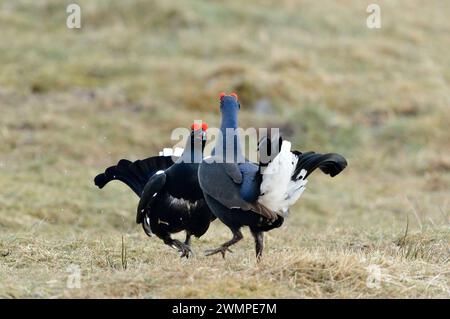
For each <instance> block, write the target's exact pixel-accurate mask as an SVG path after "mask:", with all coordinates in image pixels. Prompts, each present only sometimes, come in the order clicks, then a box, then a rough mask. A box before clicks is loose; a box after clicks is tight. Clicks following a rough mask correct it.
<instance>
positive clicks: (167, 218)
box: [95, 129, 215, 257]
mask: <svg viewBox="0 0 450 319" xmlns="http://www.w3.org/2000/svg"><path fill="white" fill-rule="evenodd" d="M205 142H206V132H205V131H204V130H202V129H196V130H194V129H193V130H192V131H191V136H190V138H189V139H188V141H187V143H186V148H185V149H184V152H183V154H182V155H181V157H179V158H173V157H171V156H155V157H150V158H148V159H145V160H138V161H135V162H133V163H132V162H130V161H128V160H120V161H119V163H118V164H117V165H115V166H112V167H109V168H108V169H106V171H105V172H104V173H102V174H99V175H97V176H96V177H95V184H96V185H97V186H99V187H100V188H102V187H103V186H104V185H106V184H107V183H108V182H110V181H111V180H120V181H122V182H123V183H125V184H126V185H128V186H129V187H130V188H131V189H132V190H133V191H134V192H135V193H136V194H137V195H138V196H139V197H140V201H139V204H138V209H137V214H136V223H138V224H142V227H143V229H144V231H145V233H146V234H147V235H149V236H151V235H152V234H155V235H156V236H158V237H159V238H160V239H162V240H163V241H164V243H165V244H167V245H169V246H171V247H174V248H177V249H178V250H179V251H180V252H181V257H189V254H190V252H191V249H190V247H189V244H190V238H191V236H192V235H193V236H195V237H200V236H202V235H203V234H204V233H205V232H206V231H207V230H208V228H209V225H210V223H211V221H212V220H214V219H215V216H214V215H213V214H212V213H211V211H210V209H209V208H208V206H207V205H206V203H205V200H204V197H203V193H202V191H201V189H200V186H199V184H198V177H197V172H198V166H199V162H200V161H201V159H202V156H203V149H204V146H205ZM180 231H185V232H186V240H185V241H184V243H183V242H181V241H179V240H177V239H172V238H171V234H173V233H177V232H180Z"/></svg>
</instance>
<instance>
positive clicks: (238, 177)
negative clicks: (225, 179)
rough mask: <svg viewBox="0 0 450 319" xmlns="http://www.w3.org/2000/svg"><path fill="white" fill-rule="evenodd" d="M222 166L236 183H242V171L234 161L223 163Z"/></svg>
mask: <svg viewBox="0 0 450 319" xmlns="http://www.w3.org/2000/svg"><path fill="white" fill-rule="evenodd" d="M223 165H224V166H223V168H224V169H225V172H226V173H227V175H228V176H229V177H230V178H231V179H232V180H233V182H235V183H236V184H241V183H242V173H241V170H240V169H239V166H238V165H237V164H234V163H224V164H223Z"/></svg>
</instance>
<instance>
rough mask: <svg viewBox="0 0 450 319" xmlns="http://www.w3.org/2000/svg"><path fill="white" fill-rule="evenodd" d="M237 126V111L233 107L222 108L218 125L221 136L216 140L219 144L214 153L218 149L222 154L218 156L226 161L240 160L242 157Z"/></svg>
mask: <svg viewBox="0 0 450 319" xmlns="http://www.w3.org/2000/svg"><path fill="white" fill-rule="evenodd" d="M237 128H238V116H237V112H236V111H235V110H233V109H228V110H223V112H222V122H221V125H220V132H221V134H222V138H221V139H219V141H218V144H219V145H217V150H215V153H218V151H219V150H220V151H221V152H222V154H219V156H221V157H222V159H223V160H224V161H226V162H230V161H233V162H240V161H241V160H242V158H243V155H242V150H241V145H240V141H239V133H238V131H237ZM220 144H221V145H220Z"/></svg>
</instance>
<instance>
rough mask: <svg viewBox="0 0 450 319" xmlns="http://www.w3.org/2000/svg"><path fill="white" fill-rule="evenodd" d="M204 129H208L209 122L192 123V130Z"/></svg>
mask: <svg viewBox="0 0 450 319" xmlns="http://www.w3.org/2000/svg"><path fill="white" fill-rule="evenodd" d="M200 129H201V130H203V131H206V130H207V129H208V124H206V123H205V122H202V123H198V122H194V123H192V125H191V130H194V131H197V130H200Z"/></svg>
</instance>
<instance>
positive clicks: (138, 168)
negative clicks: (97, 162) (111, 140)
mask: <svg viewBox="0 0 450 319" xmlns="http://www.w3.org/2000/svg"><path fill="white" fill-rule="evenodd" d="M173 163H174V162H173V160H172V157H171V156H153V157H149V158H146V159H144V160H137V161H135V162H131V161H129V160H126V159H121V160H120V161H119V162H118V163H117V165H114V166H111V167H108V168H107V169H106V170H105V172H104V173H102V174H99V175H97V176H96V177H95V179H94V182H95V185H97V186H98V187H99V188H103V187H104V186H105V185H106V184H108V183H109V182H110V181H112V180H119V181H121V182H123V183H125V184H126V185H128V187H130V188H131V189H132V190H133V192H135V193H136V195H138V196H139V197H140V196H141V194H142V190H143V189H144V186H145V184H146V183H147V181H148V180H149V179H150V177H151V176H153V174H155V173H156V172H157V171H159V170H165V169H167V168H169V167H170V166H172V165H173Z"/></svg>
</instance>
